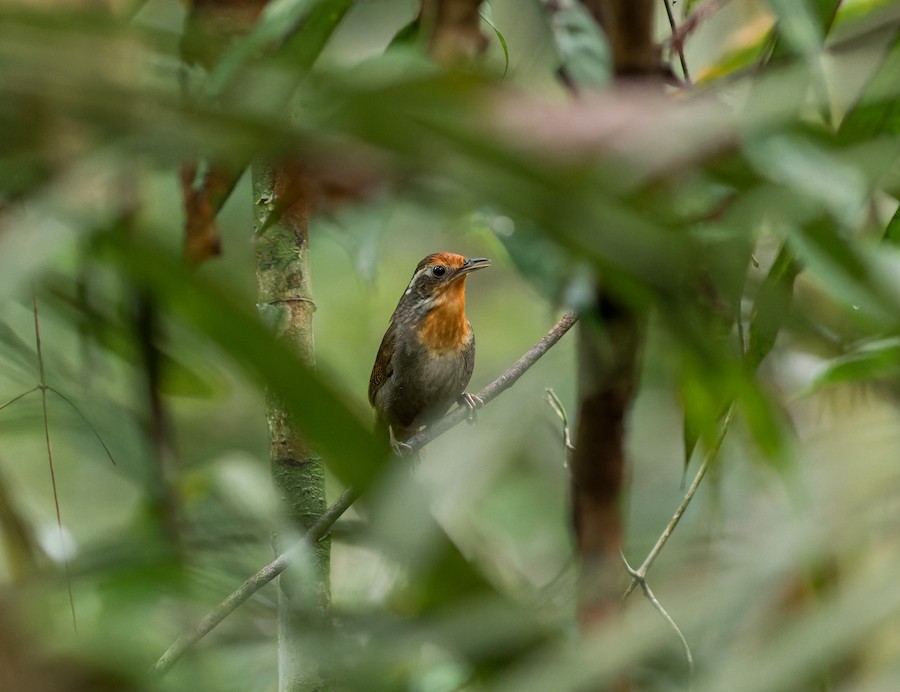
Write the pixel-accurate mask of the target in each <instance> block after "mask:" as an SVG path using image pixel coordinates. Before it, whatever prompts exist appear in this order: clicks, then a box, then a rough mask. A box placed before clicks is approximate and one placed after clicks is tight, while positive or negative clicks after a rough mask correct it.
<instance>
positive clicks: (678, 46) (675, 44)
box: [663, 0, 691, 85]
mask: <svg viewBox="0 0 900 692" xmlns="http://www.w3.org/2000/svg"><path fill="white" fill-rule="evenodd" d="M663 5H665V6H666V16H667V17H668V18H669V26H670V27H671V28H672V48H673V49H674V50H675V52H676V53H678V60H679V61H680V62H681V71H682V73H683V74H684V81H685V82H687V83H688V85H690V84H691V75H690V73H689V72H688V66H687V60H685V57H684V41H676V40H675V37H676V36H677V35H678V27H677V25H676V24H675V14H674V13H673V12H672V3H671V0H663Z"/></svg>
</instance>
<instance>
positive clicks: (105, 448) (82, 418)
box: [47, 386, 116, 466]
mask: <svg viewBox="0 0 900 692" xmlns="http://www.w3.org/2000/svg"><path fill="white" fill-rule="evenodd" d="M47 389H48V390H50V391H51V392H53V393H54V394H56V396H58V397H59V398H60V399H62V400H63V401H65V402H66V403H67V404H68V405H69V406H71V407H72V410H73V411H75V413H77V414H78V415H79V416H80V417H81V420H83V421H84V422H85V423H87V426H88V427H89V428H90V429H91V432H92V433H94V437H96V438H97V442H99V443H100V446H101V447H103V451H104V452H106V456H108V457H109V460H110V461H111V462H112V463H113V466H116V460H115V459H114V458H113V455H112V452H110V451H109V447H107V446H106V443H105V442H104V441H103V438H102V437H100V433H99V432H97V428H95V427H94V426H93V425H92V424H91V421H89V420H88V418H87V416H85V415H84V414H83V413H82V412H81V409H79V408H78V407H77V406H76V405H75V403H74V402H73V401H72V400H71V399H70V398H69V397H67V396H66V395H65V394H63V393H62V392H61V391H59V390H58V389H54V388H53V387H49V386H48V387H47Z"/></svg>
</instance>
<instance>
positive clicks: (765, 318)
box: [744, 245, 800, 372]
mask: <svg viewBox="0 0 900 692" xmlns="http://www.w3.org/2000/svg"><path fill="white" fill-rule="evenodd" d="M799 273H800V263H799V262H798V261H797V259H796V258H795V257H794V253H793V252H791V250H790V248H789V247H788V246H787V245H782V246H781V250H779V252H778V255H777V256H776V257H775V261H774V262H773V263H772V266H771V267H770V268H769V272H768V274H766V278H765V279H764V280H763V283H762V286H760V289H759V294H758V295H757V296H756V301H755V302H754V303H753V310H752V311H751V313H750V321H749V326H748V330H747V331H748V340H747V352H746V354H745V355H744V362H745V363H746V366H747V371H748V372H755V371H756V369H757V368H758V367H759V365H760V363H762V361H763V359H764V358H765V357H766V356H767V355H768V354H769V352H770V351H771V350H772V347H773V346H775V339H776V338H777V337H778V333H779V332H780V331H781V328H782V327H783V326H784V324H785V322H786V320H787V317H788V315H789V314H790V311H791V302H792V300H793V294H794V280H795V279H796V278H797V275H798V274H799Z"/></svg>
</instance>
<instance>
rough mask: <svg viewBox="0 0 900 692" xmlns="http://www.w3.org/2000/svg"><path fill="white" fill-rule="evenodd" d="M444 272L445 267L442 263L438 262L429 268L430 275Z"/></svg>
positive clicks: (440, 274) (441, 274) (439, 274)
mask: <svg viewBox="0 0 900 692" xmlns="http://www.w3.org/2000/svg"><path fill="white" fill-rule="evenodd" d="M446 273H447V267H445V266H443V265H442V264H438V265H437V266H435V267H432V268H431V275H432V276H443V275H444V274H446Z"/></svg>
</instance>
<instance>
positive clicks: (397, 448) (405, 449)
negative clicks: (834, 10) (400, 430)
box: [388, 426, 413, 457]
mask: <svg viewBox="0 0 900 692" xmlns="http://www.w3.org/2000/svg"><path fill="white" fill-rule="evenodd" d="M388 432H389V433H390V435H391V449H392V450H394V454H396V455H397V456H398V457H408V456H412V453H413V448H412V445H408V444H406V443H405V442H401V441H400V440H398V439H397V437H396V436H395V435H394V429H393V428H392V427H390V426H388Z"/></svg>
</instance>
